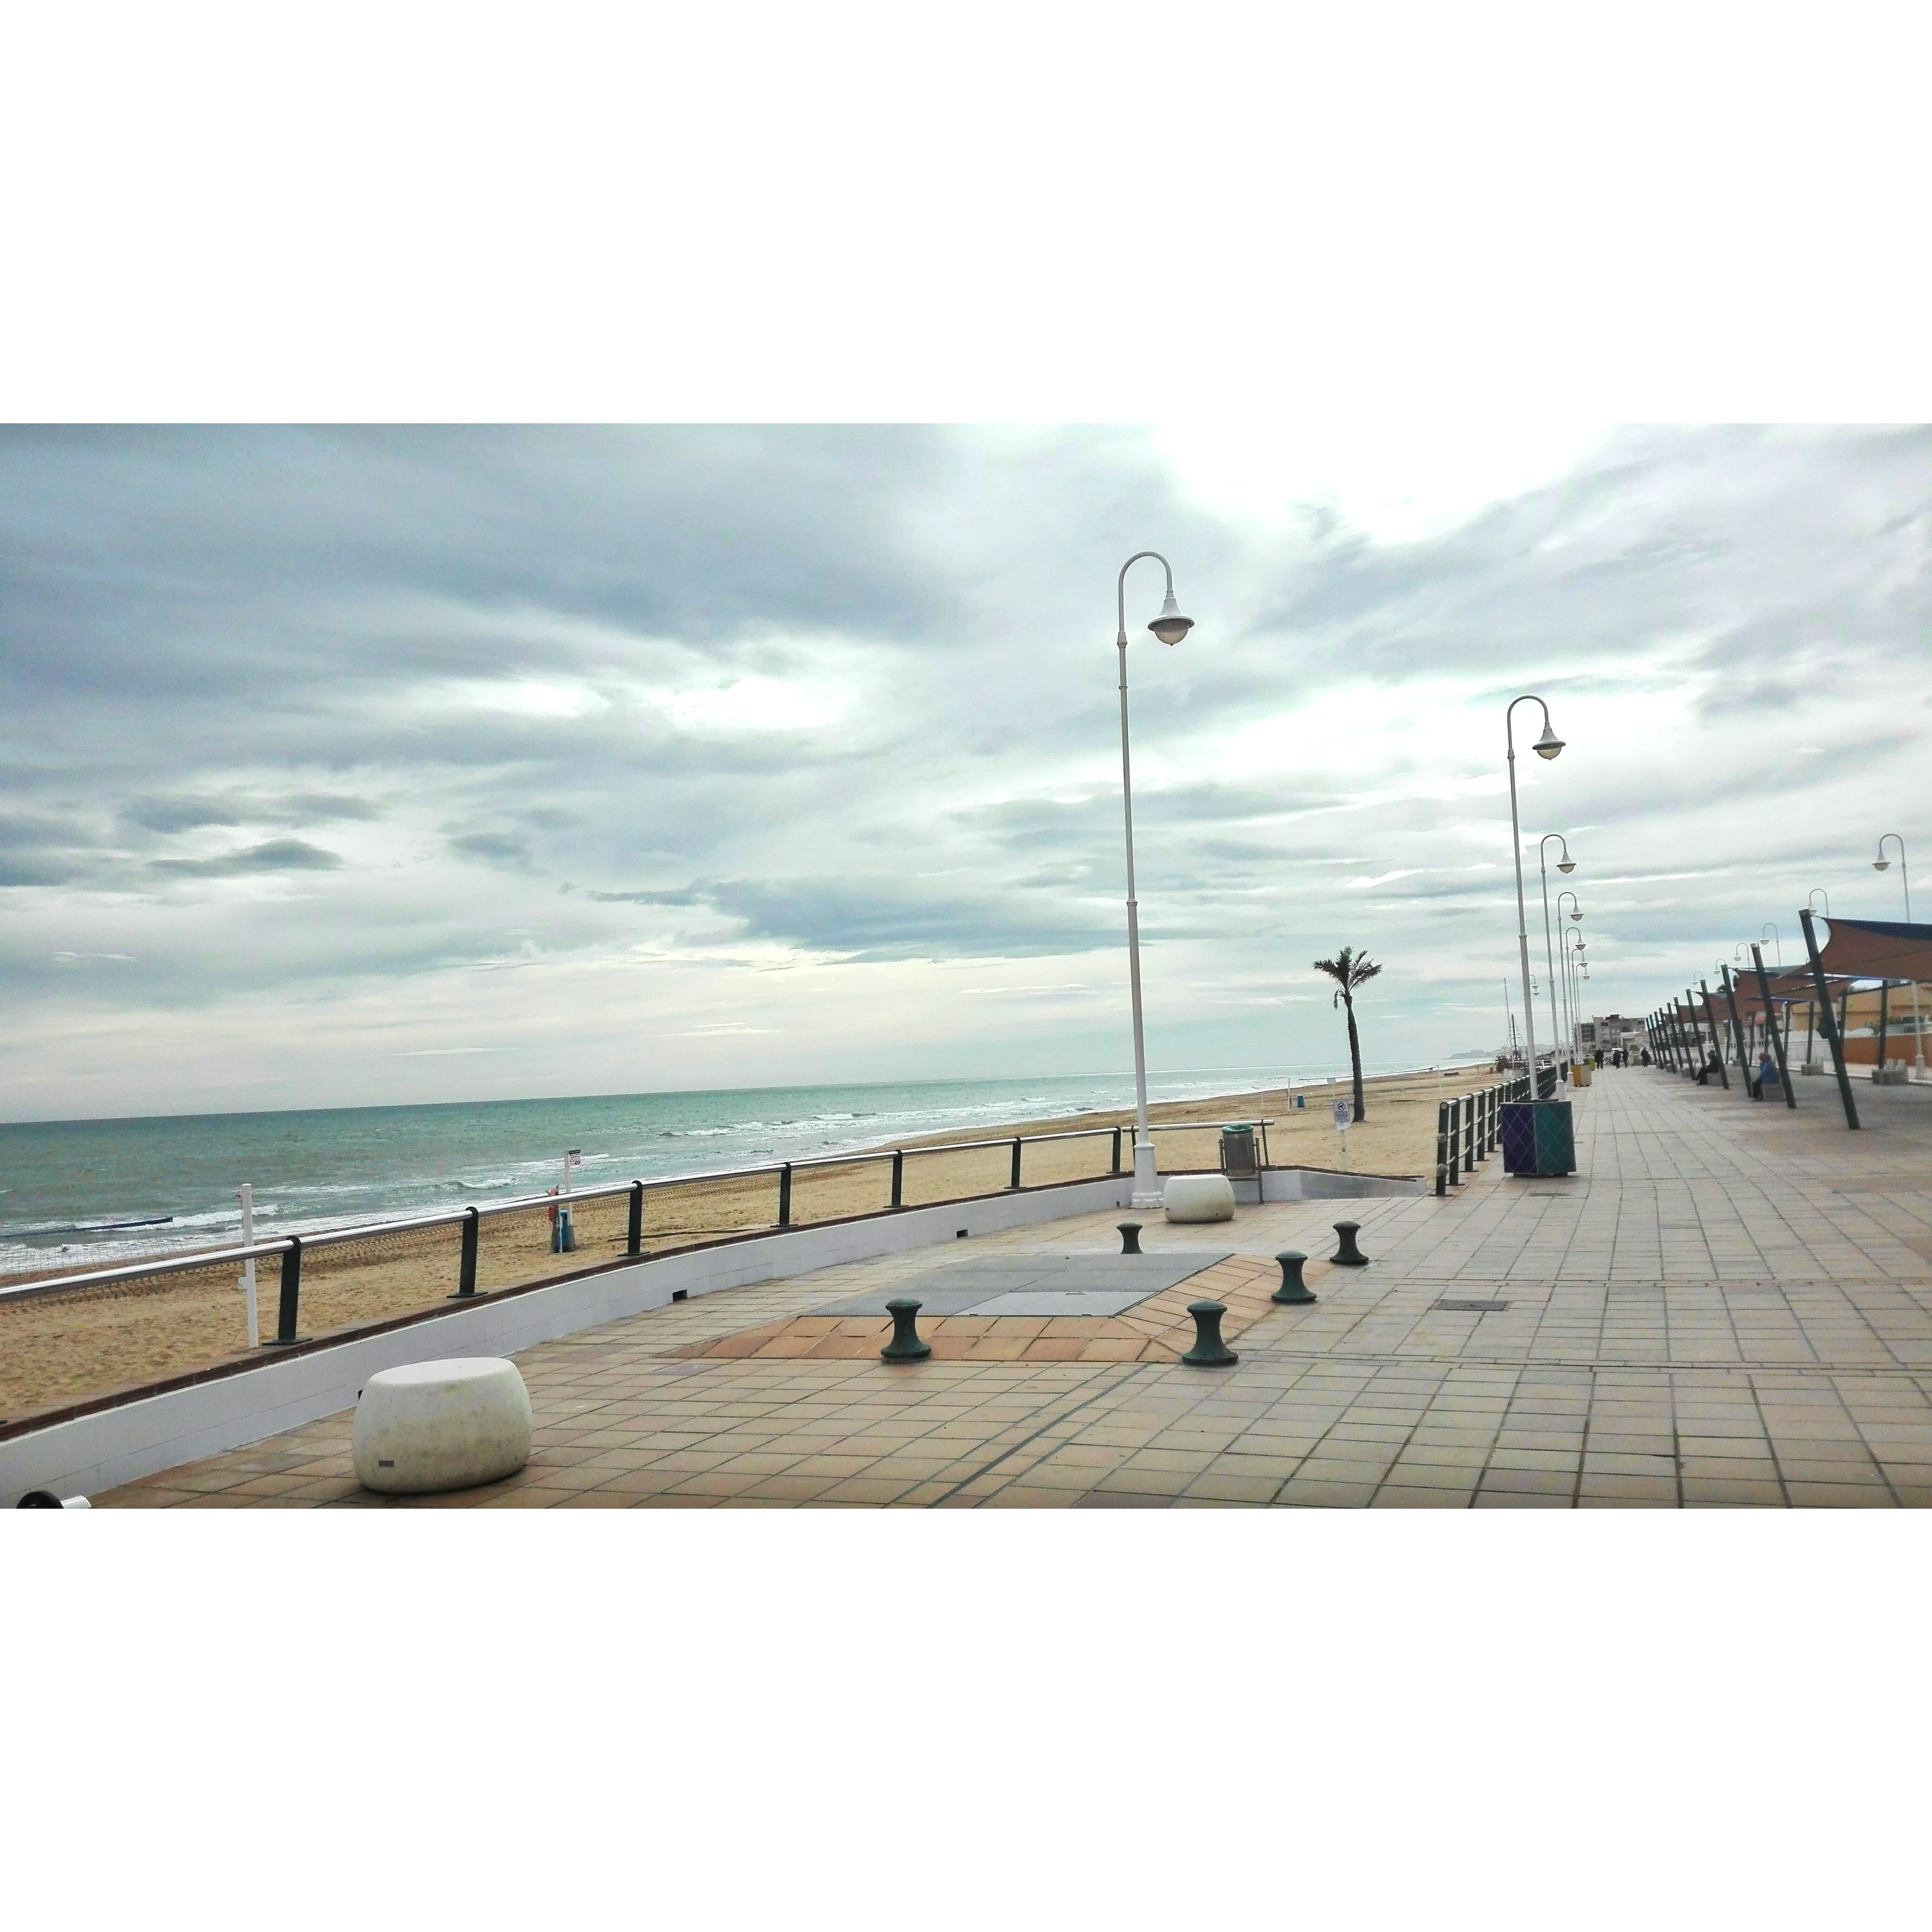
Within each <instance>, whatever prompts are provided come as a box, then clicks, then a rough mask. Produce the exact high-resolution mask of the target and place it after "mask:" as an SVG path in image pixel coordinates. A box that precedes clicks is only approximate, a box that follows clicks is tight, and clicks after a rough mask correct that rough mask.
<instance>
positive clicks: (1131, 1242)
mask: <svg viewBox="0 0 1932 1932" xmlns="http://www.w3.org/2000/svg"><path fill="white" fill-rule="evenodd" d="M1120 1229H1121V1253H1122V1254H1124V1255H1137V1254H1139V1253H1140V1251H1141V1224H1140V1223H1139V1222H1138V1221H1123V1222H1121V1223H1120Z"/></svg>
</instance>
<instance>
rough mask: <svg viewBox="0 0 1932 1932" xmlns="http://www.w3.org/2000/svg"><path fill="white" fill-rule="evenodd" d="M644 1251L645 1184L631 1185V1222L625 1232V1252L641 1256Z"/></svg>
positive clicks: (634, 1182) (639, 1182)
mask: <svg viewBox="0 0 1932 1932" xmlns="http://www.w3.org/2000/svg"><path fill="white" fill-rule="evenodd" d="M643 1251H644V1184H643V1182H642V1181H632V1182H631V1223H630V1226H628V1228H626V1229H625V1231H624V1252H625V1253H626V1254H627V1255H640V1254H642V1253H643Z"/></svg>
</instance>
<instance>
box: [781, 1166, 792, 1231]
mask: <svg viewBox="0 0 1932 1932" xmlns="http://www.w3.org/2000/svg"><path fill="white" fill-rule="evenodd" d="M778 1226H780V1227H781V1228H789V1227H790V1226H791V1163H790V1161H787V1162H786V1163H785V1164H784V1166H782V1167H781V1168H780V1169H778Z"/></svg>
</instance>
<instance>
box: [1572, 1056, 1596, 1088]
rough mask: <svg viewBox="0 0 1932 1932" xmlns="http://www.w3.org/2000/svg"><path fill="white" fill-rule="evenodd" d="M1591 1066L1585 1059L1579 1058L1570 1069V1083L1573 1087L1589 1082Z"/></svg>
mask: <svg viewBox="0 0 1932 1932" xmlns="http://www.w3.org/2000/svg"><path fill="white" fill-rule="evenodd" d="M1590 1073H1591V1067H1590V1063H1589V1061H1587V1060H1580V1061H1577V1064H1576V1065H1575V1066H1574V1067H1571V1070H1570V1084H1571V1086H1573V1087H1587V1086H1589V1084H1590Z"/></svg>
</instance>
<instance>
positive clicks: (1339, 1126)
mask: <svg viewBox="0 0 1932 1932" xmlns="http://www.w3.org/2000/svg"><path fill="white" fill-rule="evenodd" d="M1354 1125H1355V1107H1354V1106H1353V1105H1352V1103H1350V1102H1349V1101H1347V1100H1337V1102H1336V1103H1335V1130H1336V1132H1337V1133H1343V1134H1346V1133H1347V1132H1348V1131H1349V1129H1350V1128H1351V1127H1353V1126H1354Z"/></svg>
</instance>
